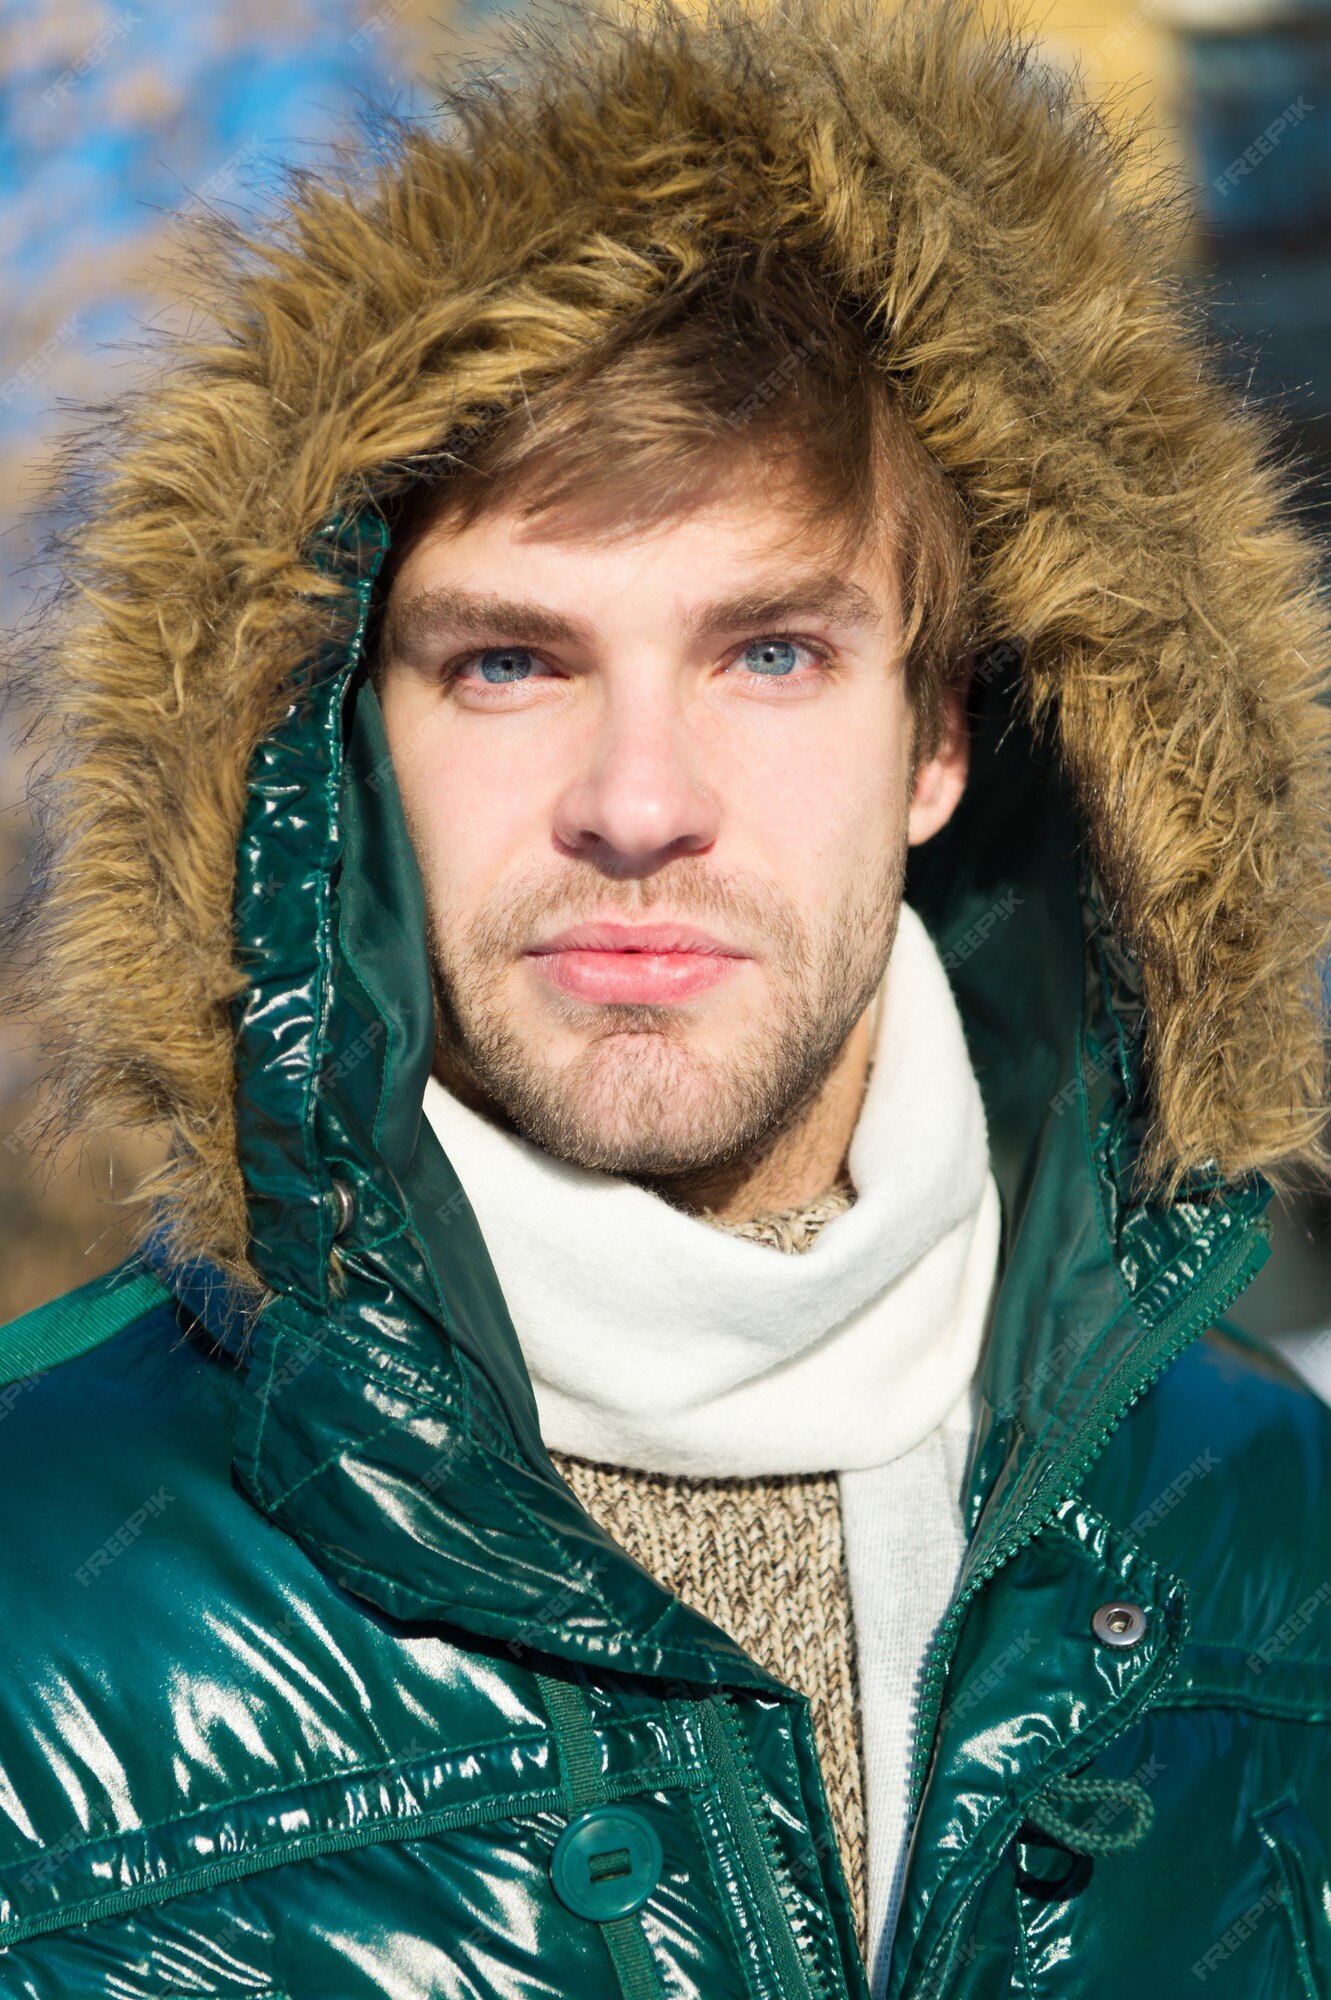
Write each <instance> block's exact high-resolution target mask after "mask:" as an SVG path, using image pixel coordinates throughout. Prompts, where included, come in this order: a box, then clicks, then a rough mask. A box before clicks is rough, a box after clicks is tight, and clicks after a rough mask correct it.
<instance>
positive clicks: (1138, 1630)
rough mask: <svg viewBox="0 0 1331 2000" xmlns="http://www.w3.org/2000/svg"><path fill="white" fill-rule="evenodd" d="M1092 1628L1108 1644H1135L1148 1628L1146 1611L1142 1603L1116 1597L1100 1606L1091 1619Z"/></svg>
mask: <svg viewBox="0 0 1331 2000" xmlns="http://www.w3.org/2000/svg"><path fill="white" fill-rule="evenodd" d="M1091 1630H1092V1631H1093V1632H1094V1634H1095V1636H1096V1638H1097V1639H1100V1640H1102V1641H1103V1642H1104V1644H1105V1645H1106V1646H1135V1645H1136V1644H1137V1641H1138V1640H1139V1639H1140V1638H1141V1637H1142V1635H1143V1633H1144V1632H1145V1630H1146V1613H1145V1612H1144V1611H1143V1610H1142V1607H1141V1605H1140V1604H1124V1603H1121V1602H1119V1601H1118V1600H1117V1599H1116V1600H1115V1601H1114V1602H1113V1603H1110V1604H1102V1605H1101V1606H1100V1609H1099V1610H1098V1611H1097V1612H1096V1614H1095V1616H1094V1618H1092V1620H1091Z"/></svg>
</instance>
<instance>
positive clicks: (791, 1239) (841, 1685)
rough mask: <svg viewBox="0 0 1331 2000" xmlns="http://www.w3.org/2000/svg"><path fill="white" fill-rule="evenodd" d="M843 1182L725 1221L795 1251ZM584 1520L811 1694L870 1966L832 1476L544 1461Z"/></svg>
mask: <svg viewBox="0 0 1331 2000" xmlns="http://www.w3.org/2000/svg"><path fill="white" fill-rule="evenodd" d="M854 1199H855V1196H854V1191H853V1189H852V1188H851V1186H850V1184H849V1183H848V1182H845V1181H843V1182H841V1183H839V1184H838V1185H837V1186H836V1187H835V1188H832V1189H831V1190H829V1192H828V1193H827V1194H825V1195H821V1196H820V1197H819V1198H818V1199H817V1200H816V1201H814V1202H812V1203H810V1204H809V1205H808V1206H807V1207H805V1208H796V1209H788V1210H785V1211H784V1212H782V1213H781V1214H776V1215H764V1216H757V1217H755V1218H754V1219H753V1220H752V1221H749V1222H726V1221H723V1220H722V1219H721V1218H720V1217H718V1216H715V1215H713V1214H711V1213H710V1212H708V1211H706V1210H704V1211H703V1213H702V1216H701V1220H703V1221H705V1222H709V1223H711V1224H712V1226H713V1227H714V1228H718V1229H724V1230H727V1231H728V1232H729V1233H730V1234H731V1235H735V1236H746V1237H749V1238H751V1239H753V1240H754V1241H755V1242H759V1243H769V1244H771V1245H772V1246H773V1248H775V1249H778V1250H784V1251H787V1252H791V1253H798V1252H799V1251H802V1250H807V1249H808V1248H809V1246H810V1244H811V1243H812V1242H813V1240H814V1238H815V1237H816V1236H817V1234H818V1231H819V1230H820V1229H821V1228H822V1226H823V1224H824V1223H825V1222H830V1221H831V1219H832V1217H833V1216H834V1215H839V1214H841V1212H842V1211H843V1210H844V1209H847V1208H849V1207H850V1205H851V1203H852V1202H853V1201H854ZM550 1456H551V1458H552V1459H553V1460H554V1463H555V1465H556V1466H557V1468H558V1470H559V1471H560V1473H561V1474H562V1475H563V1477H564V1478H565V1479H566V1480H567V1481H568V1483H569V1485H570V1486H571V1487H572V1488H573V1491H574V1492H575V1493H576V1494H577V1496H578V1499H579V1500H580V1501H581V1502H582V1504H583V1506H584V1507H585V1508H586V1509H587V1512H588V1513H589V1514H590V1515H591V1516H592V1517H593V1519H594V1520H596V1521H599V1522H600V1524H601V1526H602V1527H604V1528H605V1529H607V1530H608V1532H609V1533H610V1534H612V1535H613V1536H614V1537H615V1540H616V1541H617V1542H619V1543H620V1545H621V1546H622V1547H623V1548H625V1549H627V1550H628V1552H629V1554H630V1555H631V1556H634V1557H635V1558H636V1559H637V1561H638V1562H640V1563H641V1564H642V1565H643V1567H644V1569H647V1570H650V1571H651V1573H652V1575H653V1576H655V1577H658V1578H659V1579H660V1581H661V1582H662V1583H664V1584H666V1585H667V1586H668V1587H669V1588H670V1589H671V1590H673V1591H675V1592H676V1593H677V1594H678V1595H679V1596H680V1597H682V1598H684V1599H686V1601H687V1602H688V1603H690V1604H692V1605H694V1606H695V1607H696V1609H697V1610H699V1611H701V1612H703V1613H704V1614H705V1615H706V1616H707V1617H708V1618H710V1619H711V1620H712V1621H713V1623H715V1624H717V1625H720V1626H721V1627H722V1628H723V1629H724V1630H725V1631H727V1632H729V1633H730V1634H731V1636H732V1637H733V1638H735V1639H737V1640H738V1641H739V1643H740V1645H741V1646H743V1647H744V1648H745V1649H746V1651H748V1652H749V1653H751V1654H752V1655H753V1657H754V1658H755V1659H756V1660H758V1661H759V1662H760V1663H761V1665H763V1666H765V1667H766V1668H768V1670H769V1671H770V1672H772V1673H774V1674H775V1675H776V1676H777V1677H778V1678H779V1679H780V1680H783V1681H785V1682H787V1683H788V1684H789V1685H790V1686H791V1687H795V1688H798V1689H799V1690H800V1691H801V1692H802V1693H804V1694H807V1695H808V1697H809V1703H810V1709H811V1714H812V1721H813V1729H814V1735H815V1737H816V1740H817V1744H818V1750H819V1756H820V1759H821V1762H822V1767H823V1778H824V1782H825V1784H826V1787H827V1794H828V1803H829V1805H830V1807H831V1813H832V1822H833V1825H834V1827H835V1829H836V1834H837V1840H838V1844H839V1846H840V1850H841V1859H842V1863H843V1865H844V1867H845V1871H846V1879H847V1882H848V1885H849V1888H850V1898H851V1905H852V1908H853V1910H854V1914H855V1927H856V1931H857V1933H858V1936H859V1942H860V1950H861V1953H862V1954H863V1955H864V1956H865V1958H866V1959H867V1956H868V1938H867V1903H868V1881H867V1868H866V1848H865V1829H864V1786H863V1763H862V1759H863V1751H862V1744H861V1734H860V1699H859V1685H858V1678H857V1672H856V1660H855V1639H854V1631H853V1627H852V1620H851V1601H850V1592H849V1589H848V1586H847V1581H846V1566H845V1556H844V1550H843V1544H842V1534H841V1500H840V1486H839V1481H838V1478H837V1474H836V1473H835V1472H810V1473H787V1474H781V1475H775V1476H772V1477H766V1478H746V1479H721V1478H716V1479H689V1478H685V1477H683V1476H679V1475H673V1474H667V1473H660V1472H640V1471H638V1470H636V1469H634V1468H627V1467H624V1466H616V1465H597V1464H593V1463H592V1462H591V1461H590V1460H588V1459H584V1458H575V1457H574V1456H573V1455H572V1454H571V1453H568V1452H559V1451H552V1452H551V1454H550Z"/></svg>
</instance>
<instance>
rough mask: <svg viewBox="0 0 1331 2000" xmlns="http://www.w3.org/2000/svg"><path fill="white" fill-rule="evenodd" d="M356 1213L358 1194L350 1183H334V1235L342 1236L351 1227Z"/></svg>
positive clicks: (336, 1181)
mask: <svg viewBox="0 0 1331 2000" xmlns="http://www.w3.org/2000/svg"><path fill="white" fill-rule="evenodd" d="M355 1213H356V1192H355V1189H354V1188H352V1187H351V1186H350V1185H349V1183H348V1182H346V1181H338V1180H335V1181H334V1182H333V1234H334V1236H342V1235H344V1234H345V1233H346V1231H347V1230H348V1229H350V1227H351V1223H352V1218H353V1217H354V1216H355Z"/></svg>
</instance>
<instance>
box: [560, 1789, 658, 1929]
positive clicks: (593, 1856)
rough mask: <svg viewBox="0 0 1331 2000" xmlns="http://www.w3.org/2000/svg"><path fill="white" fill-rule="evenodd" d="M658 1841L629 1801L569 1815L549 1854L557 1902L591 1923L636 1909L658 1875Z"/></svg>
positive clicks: (603, 1921) (647, 1894)
mask: <svg viewBox="0 0 1331 2000" xmlns="http://www.w3.org/2000/svg"><path fill="white" fill-rule="evenodd" d="M661 1866H662V1856H661V1842H660V1838H659V1837H658V1835H657V1831H656V1828H655V1827H654V1826H653V1825H652V1823H651V1821H650V1820H649V1819H648V1818H647V1817H646V1816H645V1814H643V1813H640V1812H638V1811H636V1810H635V1809H634V1807H632V1806H589V1807H588V1809H587V1811H586V1812H581V1813H579V1814H578V1815H577V1817H576V1819H571V1820H570V1821H569V1823H568V1825H567V1826H566V1827H565V1828H564V1831H563V1832H562V1833H561V1834H560V1836H559V1838H558V1840H557V1841H556V1842H555V1846H554V1852H553V1854H552V1855H551V1856H550V1878H551V1880H552V1881H553V1883H554V1885H555V1894H556V1895H557V1896H558V1898H559V1900H560V1902H561V1903H564V1904H565V1905H566V1906H567V1907H568V1908H569V1909H570V1910H572V1912H573V1914H574V1916H576V1917H590V1918H591V1919H592V1920H593V1921H594V1922H595V1923H598V1924H603V1923H607V1922H609V1920H610V1919H611V1918H612V1917H626V1916H627V1915H628V1914H629V1912H630V1910H637V1909H641V1907H642V1905H643V1904H644V1903H645V1902H646V1901H647V1898H648V1897H649V1896H650V1895H651V1893H652V1890H653V1889H654V1888H655V1887H656V1885H657V1883H658V1882H659V1881H660V1879H661Z"/></svg>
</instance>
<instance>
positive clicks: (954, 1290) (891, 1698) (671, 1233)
mask: <svg viewBox="0 0 1331 2000" xmlns="http://www.w3.org/2000/svg"><path fill="white" fill-rule="evenodd" d="M874 1012H875V1018H874V1021H873V1031H874V1033H873V1066H872V1069H871V1071H870V1074H869V1080H868V1085H867V1088H866V1090H865V1094H864V1101H863V1104H862V1105H861V1108H860V1115H859V1119H858V1121H857V1123H856V1126H855V1131H854V1135H853V1137H852V1140H851V1145H850V1150H849V1155H848V1164H849V1167H850V1174H851V1179H852V1182H853V1183H854V1186H855V1189H856V1196H857V1198H856V1200H855V1203H854V1205H853V1206H852V1207H851V1208H849V1209H847V1210H846V1211H845V1212H844V1213H842V1214H840V1215H835V1216H833V1217H832V1219H831V1221H830V1222H826V1223H824V1224H823V1226H822V1228H821V1230H820V1231H819V1233H818V1235H817V1237H816V1238H815V1240H814V1242H813V1243H812V1245H811V1246H810V1247H809V1249H808V1250H805V1251H802V1252H799V1253H798V1254H794V1255H791V1254H787V1253H784V1252H782V1251H780V1250H776V1249H773V1248H772V1247H770V1246H769V1245H767V1244H761V1243H754V1242H752V1241H749V1240H747V1239H745V1238H743V1237H736V1236H731V1235H729V1234H728V1233H727V1232H726V1231H724V1230H719V1229H714V1228H712V1227H711V1226H709V1225H708V1224H707V1223H706V1222H702V1221H700V1220H699V1219H698V1218H697V1217H695V1216H691V1215H688V1214H685V1213H683V1212H682V1211H680V1210H678V1209H675V1208H672V1207H671V1206H670V1205H669V1203H667V1202H665V1201H663V1200H662V1199H661V1198H660V1197H659V1196H657V1195H655V1194H650V1193H648V1192H647V1191H646V1190H645V1189H642V1188H639V1187H635V1186H634V1185H633V1184H632V1183H631V1182H628V1181H625V1180H622V1179H620V1178H618V1177H617V1176H615V1175H611V1174H604V1173H597V1172H593V1171H591V1170H589V1169H587V1168H585V1167H576V1166H570V1165H569V1164H568V1163H567V1162H565V1161H562V1160H557V1159H554V1158H552V1157H551V1156H550V1155H549V1154H548V1153H545V1152H543V1151H542V1150H541V1149H540V1148H539V1147H537V1146H534V1145H532V1144H531V1143H530V1141H528V1140H526V1139H523V1138H519V1137H517V1136H516V1135H515V1134H513V1133H511V1132H505V1131H501V1130H500V1129H499V1128H498V1127H496V1126H494V1125H492V1124H491V1123H490V1122H489V1120H488V1119H485V1118H482V1117H480V1116H478V1115H477V1114H476V1113H475V1112H473V1111H470V1110H468V1109H467V1107H466V1106H465V1105H463V1104H462V1103H460V1102H459V1100H458V1099H457V1098H456V1097H454V1096H453V1095H452V1093H451V1092H450V1091H448V1090H446V1089H445V1088H444V1087H443V1085H442V1084H440V1083H439V1082H438V1081H437V1079H436V1078H434V1077H431V1078H430V1080H429V1082H428V1083H427V1085H426V1090H425V1105H424V1108H425V1113H426V1116H427V1117H428V1118H429V1120H430V1122H431V1124H432V1125H433V1127H434V1129H435V1131H436V1133H437V1134H438V1136H439V1139H440V1142H441V1144H442V1145H443V1147H444V1150H445V1152H446V1153H447V1154H448V1156H449V1159H450V1160H451V1161H452V1164H453V1167H454V1169H455V1171H456V1172H457V1174H458V1177H459V1179H460V1180H461V1182H462V1185H463V1188H464V1190H465V1191H466V1194H467V1196H468V1198H469V1199H470V1201H471V1204H472V1207H473V1208H474V1209H475V1211H476V1215H477V1219H478V1221H479V1223H480V1226H481V1230H482V1233H483V1234H484V1237H485V1240H486V1244H487V1246H488V1248H489V1251H490V1256H491V1258H492V1260H493V1263H494V1266H495V1270H496V1272H497V1274H498V1277H499V1282H500V1285H501V1286H502V1288H503V1292H504V1296H505V1298H506V1300H507V1302H508V1307H509V1311H510V1313H511V1314H512V1318H513V1322H514V1325H515V1327H516V1330H517V1334H518V1339H519V1343H520V1345H521V1347H522V1351H523V1355H524V1357H525V1359H526V1362H527V1367H528V1371H529V1373H530V1375H531V1379H532V1386H533V1389H534V1392H535V1396H536V1404H537V1411H538V1414H539V1417H540V1421H541V1433H542V1436H543V1437H544V1439H545V1442H546V1444H547V1446H549V1447H550V1448H551V1449H553V1450H556V1451H566V1452H572V1453H574V1454H576V1455H577V1456H579V1457H583V1458H590V1459H594V1460H597V1461H599V1462H601V1463H604V1464H611V1465H622V1466H630V1467H636V1468H637V1469H639V1470H641V1471H654V1472H665V1473H680V1474H686V1475H692V1476H706V1475H709V1474H711V1475H726V1474H730V1475H732V1476H742V1475H746V1474H768V1473H783V1472H838V1473H840V1474H841V1478H840V1482H839V1486H840V1494H841V1503H842V1533H843V1541H844V1548H845V1560H846V1575H847V1582H848V1586H849V1590H850V1597H851V1610H852V1620H853V1626H854V1632H855V1646H856V1659H857V1671H858V1677H859V1685H860V1705H861V1720H862V1727H863V1748H864V1790H865V1817H866V1825H867V1845H868V1862H869V1912H868V1914H869V1925H870V1937H871V1940H872V1949H871V1952H870V1965H869V1975H870V1986H871V1991H872V1992H873V1994H874V1996H875V2000H879V1996H880V1995H881V1993H882V1992H883V1990H884V1985H885V1981H886V1975H887V1964H888V1956H889V1947H890V1943H891V1935H892V1929H893V1927H894V1925H895V1922H896V1912H897V1908H898V1904H899V1899H900V1891H901V1883H902V1875H903V1871H904V1863H905V1858H906V1841H907V1836H908V1833H909V1825H908V1815H907V1803H908V1791H909V1764H910V1750H911V1744H912V1739H913V1734H914V1725H915V1710H916V1703H917V1700H918V1694H919V1683H920V1669H921V1665H922V1662H923V1659H924V1655H925V1651H926V1649H927V1647H928V1644H929V1641H930V1640H931V1639H932V1637H933V1634H934V1632H935V1630H936V1628H937V1625H938V1623H939V1621H940V1619H941V1618H942V1615H943V1613H944V1611H945V1610H946V1608H947V1604H948V1601H949V1599H950V1597H951V1594H952V1589H953V1586H954V1583H955V1579H956V1575H957V1571H958V1568H959V1566H960V1563H961V1558H962V1555H963V1553H964V1551H965V1544H966V1537H965V1529H964V1527H963V1524H962V1518H961V1507H960V1486H961V1479H962V1471H963V1467H964V1462H965V1454H966V1447H967V1443H968V1440H969V1437H970V1431H971V1423H972V1417H973V1407H974V1404H973V1393H974V1387H975V1382H974V1377H975V1370H976V1363H977V1361H978V1357H979V1352H980V1348H981V1345H982V1342H983V1337H984V1333H985V1330H986V1327H987V1324H988V1317H989V1308H990V1305H991V1303H992V1294H993V1286H994V1278H995V1274H996V1270H997V1260H998V1247H999V1232H1000V1219H1001V1218H1000V1207H999V1198H998V1189H997V1185H996V1183H995V1181H994V1177H993V1174H992V1172H991V1170H990V1166H989V1152H988V1138H987V1131H986V1126H985V1117H984V1106H983V1102H982V1099H981V1097H980V1090H979V1085H978V1084H977V1082H976V1079H975V1074H974V1071H973V1070H972V1068H971V1064H970V1060H969V1056H968V1053H967V1049H966V1041H965V1036H964V1034H963V1031H962V1026H961V1020H960V1016H959V1015H958V1013H957V1008H956V1002H955V1000H954V999H953V995H952V988H951V985H950V983H949V981H948V977H947V973H946V971H945V969H944V967H943V964H942V961H941V959H940V958H939V956H938V953H937V952H936V950H935V949H934V946H933V943H932V940H931V939H930V937H929V934H928V932H927V931H926V929H925V927H924V924H923V922H922V921H921V919H920V917H919V916H918V915H917V913H916V912H915V911H914V910H913V909H912V908H911V907H910V906H909V904H903V905H902V909H901V915H900V920H899V923H898V928H897V935H896V938H895V940H894V942H893V947H892V953H891V957H890V959H889V962H888V966H887V970H886V972H885V974H884V977H883V983H882V985H881V987H880V988H879V992H878V996H877V999H876V1001H875V1010H874Z"/></svg>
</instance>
